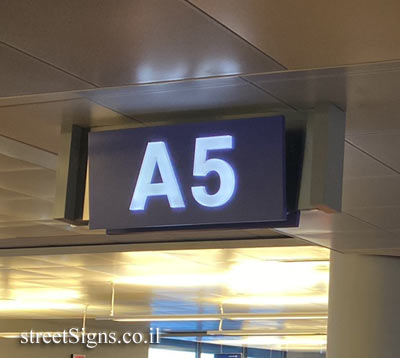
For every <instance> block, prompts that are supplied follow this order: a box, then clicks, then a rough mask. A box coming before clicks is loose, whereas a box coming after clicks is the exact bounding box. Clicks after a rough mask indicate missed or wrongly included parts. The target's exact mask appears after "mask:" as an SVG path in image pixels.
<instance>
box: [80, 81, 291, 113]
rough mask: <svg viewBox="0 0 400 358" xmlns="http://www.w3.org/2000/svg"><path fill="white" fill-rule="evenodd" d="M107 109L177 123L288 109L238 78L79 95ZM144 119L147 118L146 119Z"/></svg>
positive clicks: (138, 87)
mask: <svg viewBox="0 0 400 358" xmlns="http://www.w3.org/2000/svg"><path fill="white" fill-rule="evenodd" d="M82 95H83V96H85V97H87V98H89V99H91V100H93V101H95V102H96V103H99V104H101V105H104V106H106V107H108V108H111V109H113V110H116V111H118V112H121V113H124V114H125V115H127V116H132V117H134V118H136V119H154V118H155V119H159V118H160V117H161V118H168V119H170V120H174V119H179V118H180V117H182V116H185V115H186V116H187V117H190V115H188V114H186V113H185V112H189V111H192V112H193V111H197V112H200V113H207V116H209V115H210V113H213V114H225V113H227V112H228V113H234V114H238V113H240V112H246V111H247V112H249V111H252V112H253V113H254V112H256V111H257V110H258V111H262V110H265V109H270V110H277V109H281V110H282V109H286V110H289V109H290V107H288V106H286V105H285V104H284V103H282V102H280V101H278V100H276V99H275V98H274V97H272V96H270V95H268V94H266V93H265V92H263V91H262V90H260V89H258V88H256V87H254V86H252V85H250V84H248V83H247V82H245V81H242V80H240V79H238V78H219V79H205V80H197V81H184V82H175V83H165V84H154V85H141V86H132V87H125V88H120V89H108V90H96V91H88V92H82ZM146 115H147V116H146Z"/></svg>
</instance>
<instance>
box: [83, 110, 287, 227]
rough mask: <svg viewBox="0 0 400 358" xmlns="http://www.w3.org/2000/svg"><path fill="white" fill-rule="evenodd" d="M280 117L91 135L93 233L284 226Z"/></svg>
mask: <svg viewBox="0 0 400 358" xmlns="http://www.w3.org/2000/svg"><path fill="white" fill-rule="evenodd" d="M284 123H285V122H284V118H283V117H280V116H279V117H278V116H277V117H269V118H252V119H242V120H229V121H215V122H203V123H197V124H188V125H174V126H163V127H147V128H135V129H123V130H115V131H106V132H93V133H90V135H89V179H90V185H89V188H90V206H89V207H90V227H91V228H94V229H98V228H103V229H104V228H105V229H108V230H121V229H151V228H170V227H172V228H174V227H175V228H176V227H193V226H195V227H198V226H218V225H236V224H250V225H251V224H252V223H253V224H254V223H267V222H284V221H285V220H286V219H287V212H286V186H285V183H286V179H285V170H286V167H285V140H284V138H285V125H284Z"/></svg>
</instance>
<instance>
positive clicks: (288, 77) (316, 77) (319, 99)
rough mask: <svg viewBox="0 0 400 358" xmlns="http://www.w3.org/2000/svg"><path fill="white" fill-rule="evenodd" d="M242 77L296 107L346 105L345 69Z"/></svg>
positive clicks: (342, 106)
mask: <svg viewBox="0 0 400 358" xmlns="http://www.w3.org/2000/svg"><path fill="white" fill-rule="evenodd" d="M244 78H245V79H246V80H248V81H250V82H252V83H255V84H257V86H259V87H261V88H263V89H264V90H265V91H268V92H269V93H273V94H274V96H276V97H278V98H280V99H282V100H284V101H285V102H286V103H289V104H291V105H292V106H294V107H296V108H298V109H310V108H314V107H315V106H316V105H317V104H319V103H324V104H326V103H334V104H336V105H338V106H339V107H341V108H345V107H346V101H347V81H346V69H345V68H337V69H336V68H333V69H323V70H309V71H289V72H280V73H272V74H254V75H248V76H244Z"/></svg>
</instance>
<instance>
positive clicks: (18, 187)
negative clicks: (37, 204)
mask: <svg viewBox="0 0 400 358" xmlns="http://www.w3.org/2000/svg"><path fill="white" fill-rule="evenodd" d="M55 183H56V173H55V172H54V171H52V170H49V169H37V170H28V171H14V172H4V173H1V176H0V187H1V188H4V189H6V190H10V191H15V192H18V193H22V194H24V195H29V196H33V197H36V198H42V199H48V198H54V195H55Z"/></svg>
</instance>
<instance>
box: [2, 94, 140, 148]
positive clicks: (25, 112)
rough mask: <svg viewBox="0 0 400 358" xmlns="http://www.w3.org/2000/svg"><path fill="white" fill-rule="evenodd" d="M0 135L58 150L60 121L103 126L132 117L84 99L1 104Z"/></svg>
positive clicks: (128, 121) (120, 122) (38, 146)
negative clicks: (10, 104)
mask: <svg viewBox="0 0 400 358" xmlns="http://www.w3.org/2000/svg"><path fill="white" fill-rule="evenodd" d="M0 118H1V126H0V135H3V136H6V137H8V138H12V139H15V140H17V141H20V142H23V143H26V144H29V145H32V146H34V147H37V148H42V149H44V150H47V151H49V152H52V153H58V150H59V145H60V143H59V142H60V140H59V138H60V137H59V136H60V132H61V123H64V124H65V125H67V124H68V123H74V124H77V125H82V126H84V127H87V126H93V127H95V126H102V125H105V124H108V125H111V124H116V125H118V124H125V123H131V122H132V120H131V119H129V118H127V117H124V116H122V115H121V114H118V113H115V112H113V111H111V110H109V109H107V108H105V107H103V106H99V105H97V104H95V103H93V102H91V101H88V100H86V99H72V100H66V101H56V102H46V103H30V104H25V105H20V106H18V105H16V106H6V107H0Z"/></svg>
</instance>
